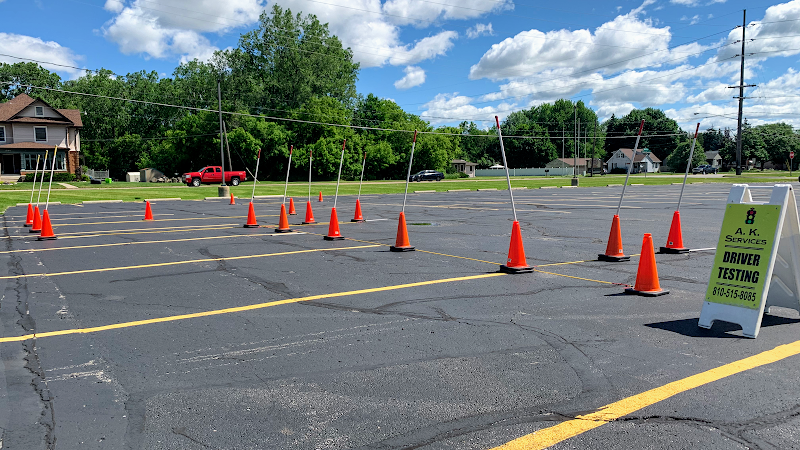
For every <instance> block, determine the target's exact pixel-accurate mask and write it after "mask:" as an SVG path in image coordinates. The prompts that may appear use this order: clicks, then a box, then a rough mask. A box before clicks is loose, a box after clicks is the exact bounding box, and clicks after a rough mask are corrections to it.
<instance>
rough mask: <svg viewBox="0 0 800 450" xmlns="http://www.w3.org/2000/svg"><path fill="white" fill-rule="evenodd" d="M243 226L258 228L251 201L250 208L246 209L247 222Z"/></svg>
mask: <svg viewBox="0 0 800 450" xmlns="http://www.w3.org/2000/svg"><path fill="white" fill-rule="evenodd" d="M244 228H258V221H256V211H255V209H253V202H250V209H249V210H248V211H247V223H246V224H244Z"/></svg>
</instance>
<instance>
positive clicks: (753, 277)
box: [698, 184, 800, 338]
mask: <svg viewBox="0 0 800 450" xmlns="http://www.w3.org/2000/svg"><path fill="white" fill-rule="evenodd" d="M753 189H758V190H761V189H769V190H770V198H769V200H768V201H766V202H754V201H753V198H752V195H751V190H753ZM771 306H779V307H783V308H790V309H794V310H797V311H798V312H800V220H798V215H797V202H796V200H795V195H794V190H793V189H792V186H791V185H788V184H779V185H775V186H754V187H751V186H748V185H746V184H735V185H733V186H732V188H731V192H730V194H729V195H728V202H727V205H726V208H725V217H724V219H723V223H722V228H721V231H720V237H719V242H718V244H717V252H716V255H715V257H714V266H713V267H712V270H711V277H710V280H709V284H708V290H707V291H706V296H705V301H704V302H703V309H702V311H701V312H700V320H699V321H698V326H700V327H701V328H711V325H712V324H713V323H714V321H715V320H722V321H725V322H731V323H736V324H739V325H741V327H742V334H744V336H746V337H750V338H755V337H756V336H758V331H759V330H760V329H761V318H762V316H763V315H764V312H769V309H770V307H771Z"/></svg>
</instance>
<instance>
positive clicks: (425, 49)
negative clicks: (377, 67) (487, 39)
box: [389, 31, 458, 65]
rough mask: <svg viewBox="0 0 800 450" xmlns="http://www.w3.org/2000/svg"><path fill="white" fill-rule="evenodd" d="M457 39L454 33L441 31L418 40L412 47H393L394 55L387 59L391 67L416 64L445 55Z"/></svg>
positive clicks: (456, 34)
mask: <svg viewBox="0 0 800 450" xmlns="http://www.w3.org/2000/svg"><path fill="white" fill-rule="evenodd" d="M457 38H458V33H456V32H455V31H442V32H441V33H439V34H436V35H433V36H429V37H426V38H423V39H420V40H419V41H418V42H417V43H416V44H415V45H414V46H413V47H411V48H410V49H408V48H407V47H408V46H406V47H395V53H394V55H393V56H392V57H391V58H390V59H389V63H390V64H392V65H401V64H416V63H418V62H420V61H424V60H426V59H430V58H434V57H436V56H439V55H443V54H445V53H446V52H447V51H448V50H450V49H451V48H452V47H453V40H454V39H457Z"/></svg>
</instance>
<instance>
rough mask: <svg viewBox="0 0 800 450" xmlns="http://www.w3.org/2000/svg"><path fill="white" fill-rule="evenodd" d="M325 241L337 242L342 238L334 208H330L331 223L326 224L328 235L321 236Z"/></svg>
mask: <svg viewBox="0 0 800 450" xmlns="http://www.w3.org/2000/svg"><path fill="white" fill-rule="evenodd" d="M323 239H325V240H326V241H339V240H341V239H344V236H342V234H341V233H340V232H339V218H338V217H337V216H336V208H331V221H330V223H329V224H328V235H327V236H323Z"/></svg>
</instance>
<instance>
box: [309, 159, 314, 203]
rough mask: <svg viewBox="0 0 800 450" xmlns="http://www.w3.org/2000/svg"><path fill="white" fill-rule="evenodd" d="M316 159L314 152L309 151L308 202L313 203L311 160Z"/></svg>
mask: <svg viewBox="0 0 800 450" xmlns="http://www.w3.org/2000/svg"><path fill="white" fill-rule="evenodd" d="M313 158H314V150H309V151H308V202H309V203H311V160H312V159H313Z"/></svg>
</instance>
